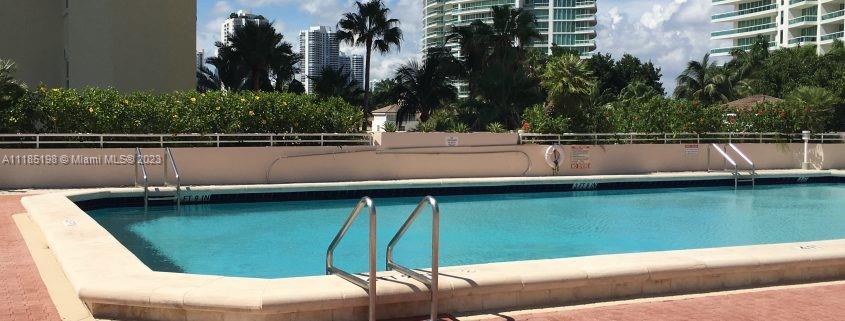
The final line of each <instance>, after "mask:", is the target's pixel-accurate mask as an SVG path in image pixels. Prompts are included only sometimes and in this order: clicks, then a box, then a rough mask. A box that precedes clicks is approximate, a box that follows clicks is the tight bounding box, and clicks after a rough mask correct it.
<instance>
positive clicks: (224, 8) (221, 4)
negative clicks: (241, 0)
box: [211, 1, 232, 15]
mask: <svg viewBox="0 0 845 321" xmlns="http://www.w3.org/2000/svg"><path fill="white" fill-rule="evenodd" d="M211 12H212V13H214V14H215V15H227V14H230V13H232V6H231V5H230V4H229V2H228V1H217V2H216V3H214V7H213V8H211Z"/></svg>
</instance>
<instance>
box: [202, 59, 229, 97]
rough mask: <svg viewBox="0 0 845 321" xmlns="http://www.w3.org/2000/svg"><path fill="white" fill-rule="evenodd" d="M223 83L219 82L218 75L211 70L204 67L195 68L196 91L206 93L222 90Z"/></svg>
mask: <svg viewBox="0 0 845 321" xmlns="http://www.w3.org/2000/svg"><path fill="white" fill-rule="evenodd" d="M222 89H223V81H221V80H220V75H219V74H217V72H215V71H213V70H211V68H208V66H206V65H200V66H197V91H198V92H201V93H203V92H207V91H212V90H222Z"/></svg>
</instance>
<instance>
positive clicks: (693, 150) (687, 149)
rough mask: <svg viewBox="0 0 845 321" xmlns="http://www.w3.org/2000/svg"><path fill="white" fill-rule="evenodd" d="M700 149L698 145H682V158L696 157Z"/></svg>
mask: <svg viewBox="0 0 845 321" xmlns="http://www.w3.org/2000/svg"><path fill="white" fill-rule="evenodd" d="M699 150H700V147H699V146H698V144H686V145H684V156H686V157H698V152H699Z"/></svg>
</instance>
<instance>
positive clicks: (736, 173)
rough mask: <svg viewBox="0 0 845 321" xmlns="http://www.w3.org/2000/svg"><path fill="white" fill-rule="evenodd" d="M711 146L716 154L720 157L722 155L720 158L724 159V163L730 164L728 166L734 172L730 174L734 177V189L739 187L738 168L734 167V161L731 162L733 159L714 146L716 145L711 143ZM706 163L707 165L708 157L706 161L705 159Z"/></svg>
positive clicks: (717, 146)
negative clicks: (731, 167)
mask: <svg viewBox="0 0 845 321" xmlns="http://www.w3.org/2000/svg"><path fill="white" fill-rule="evenodd" d="M711 145H712V146H713V148H715V149H716V151H718V152H719V154H720V155H722V158H724V159H725V161H727V162H728V163H730V164H731V165H732V166H733V167H734V170H733V172H732V174H733V176H734V188H737V187H739V167H737V165H736V161H734V160H733V158H731V157H730V156H729V155H728V153H726V152H725V151H724V150H722V149H721V148H719V145H716V143H713V144H711ZM707 162H708V163H709V162H710V158H709V157H708V159H707ZM708 167H710V166H709V165H708Z"/></svg>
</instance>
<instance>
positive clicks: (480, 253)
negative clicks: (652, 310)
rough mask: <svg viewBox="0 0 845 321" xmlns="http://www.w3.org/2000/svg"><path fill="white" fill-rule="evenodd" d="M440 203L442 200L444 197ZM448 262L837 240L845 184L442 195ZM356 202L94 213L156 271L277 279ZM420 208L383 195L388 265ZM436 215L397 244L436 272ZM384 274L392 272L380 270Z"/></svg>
mask: <svg viewBox="0 0 845 321" xmlns="http://www.w3.org/2000/svg"><path fill="white" fill-rule="evenodd" d="M435 196H436V195H435ZM437 199H438V201H439V202H440V207H441V213H442V216H441V220H442V221H441V249H440V256H441V265H443V266H453V265H467V264H477V263H490V262H502V261H518V260H532V259H547V258H565V257H575V256H588V255H597V254H610V253H629V252H644V251H661V250H673V249H692V248H709V247H722V246H732V245H751V244H767V243H785V242H799V241H811V240H825V239H838V238H843V236H845V212H843V210H842V209H843V208H845V185H842V184H808V185H762V186H760V185H758V186H757V187H756V188H755V189H753V190H752V189H741V190H738V191H735V190H733V189H729V188H725V187H713V188H683V189H681V188H674V189H641V190H611V191H592V192H553V193H519V194H485V195H455V196H443V197H437ZM356 201H357V200H355V199H347V200H319V201H288V202H259V203H229V204H198V205H183V206H182V208H181V210H180V211H178V212H177V211H176V210H175V208H174V207H152V208H150V210H149V211H148V212H147V213H146V214H145V213H144V210H143V208H138V207H117V208H104V209H97V210H89V211H88V214H89V215H90V216H91V217H93V218H94V219H95V220H96V221H97V222H98V223H99V224H100V225H102V226H103V227H105V228H106V229H107V230H108V231H109V232H110V233H111V234H112V235H114V236H115V237H116V238H117V239H118V240H119V241H120V242H121V243H122V244H123V245H124V246H126V247H127V248H128V249H129V250H130V251H132V252H133V253H134V254H135V255H136V256H137V257H138V258H140V259H141V260H142V261H143V262H144V263H145V264H147V265H148V266H149V267H150V268H152V269H154V270H157V271H173V272H186V273H192V274H212V275H225V276H248V277H260V278H278V277H293V276H307V275H322V274H324V272H325V251H326V247H327V246H328V244H329V243H330V242H331V239H332V238H333V237H334V234H335V233H336V232H337V229H338V228H339V227H340V225H341V224H342V222H343V220H344V219H345V218H346V216H347V215H348V214H349V211H350V210H351V208H352V207H353V206H354V204H355V202H356ZM418 201H419V198H418V197H412V198H377V199H375V202H376V205H377V207H378V215H379V226H378V228H379V234H378V237H379V249H380V250H379V254H380V255H381V256H382V257H380V258H379V262H384V259H383V254H384V248H385V247H386V243H387V242H388V240H389V238H390V237H391V236H392V235H393V233H394V232H395V231H396V229H397V228H398V227H399V226H400V225H401V223H402V222H403V221H404V219H405V218H406V217H407V215H408V214H409V213H410V211H411V210H412V209H413V208H414V206H415V205H416V203H417V202H418ZM429 224H430V223H429V220H427V219H425V218H422V219H420V220H419V221H418V222H417V223H416V224H415V225H414V226H413V227H412V228H411V230H409V231H408V233H407V234H406V236H405V238H404V239H403V241H402V243H400V244H399V245H398V246H397V249H396V252H395V253H396V254H395V255H396V258H397V260H398V261H400V262H403V263H407V265H409V266H412V267H427V266H428V265H429V263H428V258H429V252H428V251H429V248H430V243H429V235H428V234H427V233H428V231H429V228H430V225H429ZM366 241H367V240H366V222H365V220H359V221H358V222H356V223H355V224H354V225H353V227H352V229H351V230H350V232H349V234H348V235H347V237H346V239H344V241H343V242H342V243H341V245H340V246H339V247H338V249H337V250H336V252H335V263H336V265H338V266H342V267H344V268H346V269H347V270H350V271H365V270H366V264H367V263H366V249H367V244H366ZM381 268H383V266H381Z"/></svg>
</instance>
